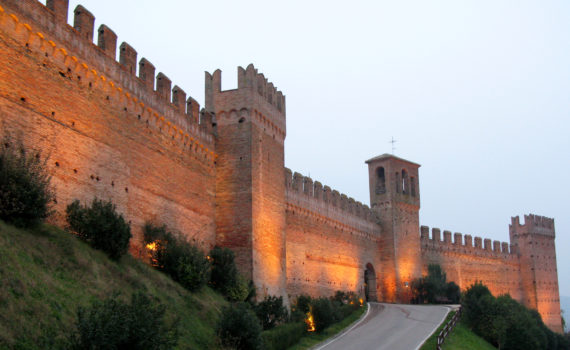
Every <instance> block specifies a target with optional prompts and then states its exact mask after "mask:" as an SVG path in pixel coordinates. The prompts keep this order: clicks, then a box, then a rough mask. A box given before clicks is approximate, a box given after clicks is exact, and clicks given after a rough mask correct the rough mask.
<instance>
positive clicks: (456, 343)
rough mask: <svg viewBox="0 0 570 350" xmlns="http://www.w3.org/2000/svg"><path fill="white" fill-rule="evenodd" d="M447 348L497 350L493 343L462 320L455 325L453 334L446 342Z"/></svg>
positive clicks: (454, 349) (445, 347)
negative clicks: (474, 331)
mask: <svg viewBox="0 0 570 350" xmlns="http://www.w3.org/2000/svg"><path fill="white" fill-rule="evenodd" d="M443 348H444V349H445V350H461V349H469V350H471V349H473V350H496V349H497V348H495V347H494V346H493V345H491V344H489V343H487V342H486V341H485V340H484V339H483V338H481V337H480V336H478V335H477V334H475V333H473V332H472V331H471V330H470V329H469V328H467V327H466V326H465V325H464V324H463V323H462V322H459V324H458V325H457V326H456V327H455V329H454V330H453V332H451V335H450V336H449V338H447V340H446V341H445V343H444V346H443Z"/></svg>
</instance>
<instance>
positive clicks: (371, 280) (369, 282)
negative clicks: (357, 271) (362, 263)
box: [364, 263, 378, 301]
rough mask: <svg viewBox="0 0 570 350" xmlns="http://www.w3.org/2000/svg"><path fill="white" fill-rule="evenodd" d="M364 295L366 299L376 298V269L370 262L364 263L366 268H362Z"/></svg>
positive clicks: (373, 299) (374, 299) (375, 299)
mask: <svg viewBox="0 0 570 350" xmlns="http://www.w3.org/2000/svg"><path fill="white" fill-rule="evenodd" d="M364 296H365V297H366V301H377V300H378V296H377V295H376V271H375V270H374V266H372V264H370V263H368V264H366V270H364Z"/></svg>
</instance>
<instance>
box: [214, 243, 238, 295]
mask: <svg viewBox="0 0 570 350" xmlns="http://www.w3.org/2000/svg"><path fill="white" fill-rule="evenodd" d="M210 259H212V274H211V276H210V284H211V285H212V287H213V288H214V289H216V290H218V291H221V292H225V290H226V288H227V287H228V286H233V285H234V284H235V283H236V281H237V278H238V277H237V276H238V271H237V266H236V264H235V261H234V259H235V255H234V252H233V251H231V250H230V249H228V248H220V247H214V248H213V249H212V250H211V251H210ZM224 294H225V293H224Z"/></svg>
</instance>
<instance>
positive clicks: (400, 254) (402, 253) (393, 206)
mask: <svg viewBox="0 0 570 350" xmlns="http://www.w3.org/2000/svg"><path fill="white" fill-rule="evenodd" d="M366 163H367V164H368V176H369V183H370V207H371V208H372V210H374V211H375V212H376V213H377V216H378V218H379V221H380V225H381V226H382V241H381V244H380V252H379V254H380V260H381V267H382V272H381V273H382V274H383V276H382V277H383V278H382V281H383V284H382V286H381V287H382V295H383V299H384V300H385V301H390V302H392V301H398V302H409V301H410V299H411V291H410V289H411V288H410V284H411V281H412V280H413V279H415V278H417V277H420V276H421V250H420V237H419V230H420V226H419V209H420V189H419V180H418V169H419V167H420V165H419V164H416V163H413V162H410V161H407V160H405V159H402V158H398V157H396V156H394V155H391V154H383V155H381V156H378V157H374V158H372V159H369V160H367V161H366Z"/></svg>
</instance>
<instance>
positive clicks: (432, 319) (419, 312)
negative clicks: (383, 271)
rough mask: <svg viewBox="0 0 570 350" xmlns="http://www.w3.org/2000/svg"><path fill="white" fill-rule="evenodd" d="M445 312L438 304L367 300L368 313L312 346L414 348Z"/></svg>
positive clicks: (324, 348) (325, 348) (319, 349)
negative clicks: (331, 336) (349, 327)
mask: <svg viewBox="0 0 570 350" xmlns="http://www.w3.org/2000/svg"><path fill="white" fill-rule="evenodd" d="M448 311H449V308H448V307H446V306H440V305H400V304H379V303H370V312H369V313H368V315H367V316H366V317H365V318H364V319H363V320H362V321H361V322H360V323H358V324H357V325H356V327H354V328H353V329H351V330H349V331H348V332H347V333H345V334H344V335H341V336H340V337H338V338H336V339H333V340H332V341H330V342H328V343H323V344H321V345H317V346H316V347H315V348H314V349H315V350H349V349H358V350H415V349H417V348H418V347H419V346H420V345H421V344H422V343H423V342H424V340H425V339H426V338H428V337H429V336H430V335H431V334H432V333H433V332H434V330H435V329H437V327H438V326H439V325H440V324H441V322H442V321H443V320H444V318H445V316H446V315H447V312H448Z"/></svg>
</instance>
